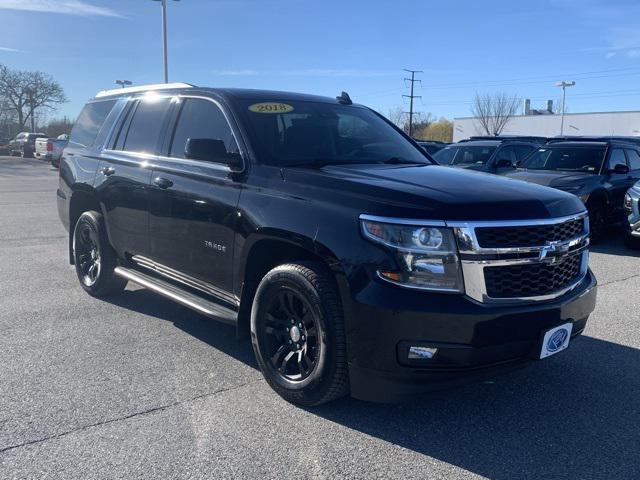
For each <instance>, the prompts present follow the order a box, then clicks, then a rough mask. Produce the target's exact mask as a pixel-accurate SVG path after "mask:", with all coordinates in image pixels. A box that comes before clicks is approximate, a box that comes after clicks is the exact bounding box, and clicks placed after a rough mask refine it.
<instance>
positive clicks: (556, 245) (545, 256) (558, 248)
mask: <svg viewBox="0 0 640 480" xmlns="http://www.w3.org/2000/svg"><path fill="white" fill-rule="evenodd" d="M567 253H569V244H568V243H561V242H547V243H546V244H545V246H544V247H542V248H541V249H540V255H539V256H538V261H539V262H544V263H549V264H551V265H553V264H554V263H557V262H559V261H560V260H561V259H562V257H564V256H565V255H566V254H567Z"/></svg>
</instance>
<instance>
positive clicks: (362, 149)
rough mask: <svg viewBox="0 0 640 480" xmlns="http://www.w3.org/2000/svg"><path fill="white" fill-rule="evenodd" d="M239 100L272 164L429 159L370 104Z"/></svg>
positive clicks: (262, 157) (259, 149)
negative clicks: (372, 108)
mask: <svg viewBox="0 0 640 480" xmlns="http://www.w3.org/2000/svg"><path fill="white" fill-rule="evenodd" d="M241 105H242V110H243V111H244V115H245V118H246V119H247V124H248V126H249V130H250V132H249V133H250V135H251V136H252V138H253V144H254V145H253V146H254V148H255V150H256V151H257V153H258V155H259V158H260V160H261V161H262V162H264V163H267V164H270V165H277V166H293V165H295V166H312V165H327V164H353V163H398V164H400V163H413V164H416V163H417V164H431V161H430V160H429V159H428V158H427V156H426V154H423V153H422V152H421V150H420V149H419V148H417V147H415V146H413V145H412V144H411V143H410V142H409V141H407V139H406V138H404V137H403V136H402V135H401V134H400V133H398V132H397V131H396V130H395V129H394V128H392V127H391V126H390V125H389V124H388V123H386V122H385V121H384V120H383V119H382V118H380V117H379V116H378V115H376V114H375V113H374V112H372V111H370V110H368V109H366V108H362V107H358V106H355V105H338V104H332V103H322V102H306V101H288V100H286V101H282V102H273V101H270V102H256V101H244V102H242V104H241Z"/></svg>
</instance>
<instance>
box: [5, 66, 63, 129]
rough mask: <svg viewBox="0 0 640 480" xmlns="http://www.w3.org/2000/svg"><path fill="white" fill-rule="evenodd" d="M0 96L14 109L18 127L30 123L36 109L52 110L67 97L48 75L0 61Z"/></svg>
mask: <svg viewBox="0 0 640 480" xmlns="http://www.w3.org/2000/svg"><path fill="white" fill-rule="evenodd" d="M0 99H3V100H4V101H5V102H6V103H7V105H8V106H9V108H10V109H11V110H13V111H14V112H15V116H16V120H17V122H18V124H19V125H20V126H21V127H24V126H25V125H26V124H27V122H28V121H29V120H31V123H32V124H34V123H35V115H36V112H37V111H42V110H44V111H47V110H49V111H52V110H55V109H56V108H57V106H58V105H60V104H61V103H64V102H66V101H67V97H66V96H65V94H64V91H63V90H62V87H61V86H60V84H59V83H58V82H56V81H55V80H54V79H53V78H52V77H51V76H50V75H48V74H46V73H43V72H37V71H36V72H27V71H20V70H11V69H9V68H7V67H6V66H5V65H0Z"/></svg>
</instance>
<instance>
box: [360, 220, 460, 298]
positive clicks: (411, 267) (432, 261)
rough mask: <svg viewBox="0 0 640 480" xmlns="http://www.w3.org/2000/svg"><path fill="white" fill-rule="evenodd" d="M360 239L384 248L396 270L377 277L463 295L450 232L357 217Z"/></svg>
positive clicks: (456, 250)
mask: <svg viewBox="0 0 640 480" xmlns="http://www.w3.org/2000/svg"><path fill="white" fill-rule="evenodd" d="M360 225H361V228H362V233H363V234H364V236H365V237H366V238H367V239H369V240H371V241H373V242H375V243H379V244H381V245H385V246H386V247H388V248H389V249H390V250H391V251H392V252H393V254H394V255H395V257H396V259H397V263H398V267H399V268H398V269H397V270H378V275H379V276H380V277H381V278H383V279H384V280H387V281H389V282H392V283H395V284H397V285H401V286H403V287H409V288H418V289H422V290H432V291H438V292H452V293H464V285H463V281H462V270H461V267H460V260H459V258H458V248H457V246H456V241H455V238H454V236H453V231H452V230H451V229H449V228H445V227H442V226H435V225H434V226H429V225H406V224H399V223H392V221H391V220H390V221H388V222H387V221H380V220H377V219H373V218H368V217H367V216H365V215H363V216H361V217H360Z"/></svg>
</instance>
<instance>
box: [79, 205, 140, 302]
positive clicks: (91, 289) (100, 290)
mask: <svg viewBox="0 0 640 480" xmlns="http://www.w3.org/2000/svg"><path fill="white" fill-rule="evenodd" d="M73 260H74V264H75V267H76V274H77V275H78V280H80V285H81V286H82V288H84V289H85V291H86V292H88V293H89V294H90V295H93V296H95V297H105V296H108V295H113V294H115V293H120V292H121V291H122V290H124V288H125V287H126V285H127V281H126V280H125V279H124V278H121V277H119V276H117V275H116V274H115V272H114V269H115V268H116V266H117V258H116V254H115V252H114V251H113V249H112V248H111V245H110V244H109V239H108V238H107V232H106V231H105V228H104V221H103V219H102V215H100V214H99V213H98V212H94V211H88V212H84V213H83V214H82V215H80V218H79V219H78V221H77V222H76V226H75V228H74V230H73Z"/></svg>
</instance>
